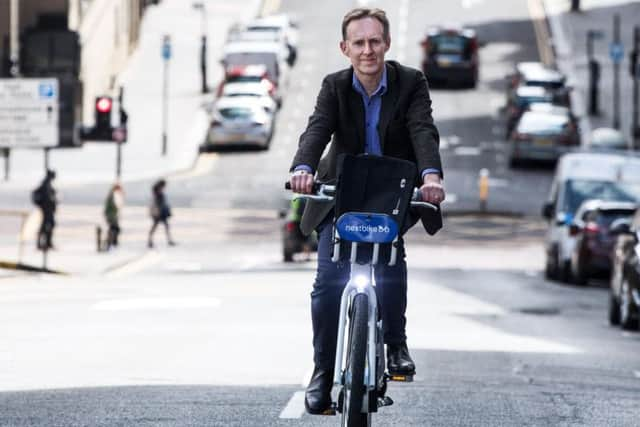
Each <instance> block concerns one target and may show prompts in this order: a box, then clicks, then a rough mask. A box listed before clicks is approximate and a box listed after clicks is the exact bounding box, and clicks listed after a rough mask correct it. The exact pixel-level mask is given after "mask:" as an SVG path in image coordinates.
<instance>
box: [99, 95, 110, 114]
mask: <svg viewBox="0 0 640 427" xmlns="http://www.w3.org/2000/svg"><path fill="white" fill-rule="evenodd" d="M112 104H113V102H112V101H111V98H108V97H102V98H97V99H96V110H98V112H100V113H108V112H110V111H111V106H112Z"/></svg>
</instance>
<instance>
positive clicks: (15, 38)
mask: <svg viewBox="0 0 640 427" xmlns="http://www.w3.org/2000/svg"><path fill="white" fill-rule="evenodd" d="M10 10H11V11H10V14H11V19H10V21H11V28H10V33H11V34H10V36H9V37H10V40H11V41H10V45H11V46H10V48H9V50H10V52H9V60H10V62H11V66H10V68H9V72H10V73H11V77H18V76H20V34H19V33H20V2H19V1H18V0H11V5H10Z"/></svg>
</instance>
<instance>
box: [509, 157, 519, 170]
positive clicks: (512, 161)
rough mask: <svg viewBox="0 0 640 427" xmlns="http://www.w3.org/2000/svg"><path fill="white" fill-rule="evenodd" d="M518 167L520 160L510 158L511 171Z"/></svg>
mask: <svg viewBox="0 0 640 427" xmlns="http://www.w3.org/2000/svg"><path fill="white" fill-rule="evenodd" d="M518 166H520V160H518V159H515V158H513V157H510V158H509V167H510V168H511V169H515V168H517V167H518Z"/></svg>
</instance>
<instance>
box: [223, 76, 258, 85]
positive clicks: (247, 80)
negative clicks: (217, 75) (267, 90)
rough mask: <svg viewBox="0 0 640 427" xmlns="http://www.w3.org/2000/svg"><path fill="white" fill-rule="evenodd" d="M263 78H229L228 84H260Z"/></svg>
mask: <svg viewBox="0 0 640 427" xmlns="http://www.w3.org/2000/svg"><path fill="white" fill-rule="evenodd" d="M261 81H262V77H260V76H229V77H227V83H260V82H261Z"/></svg>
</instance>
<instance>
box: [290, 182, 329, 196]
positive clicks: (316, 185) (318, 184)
mask: <svg viewBox="0 0 640 427" xmlns="http://www.w3.org/2000/svg"><path fill="white" fill-rule="evenodd" d="M321 186H322V183H321V182H318V181H314V182H313V188H312V189H311V192H312V193H313V194H316V193H317V192H318V191H320V187H321ZM284 189H285V190H291V181H287V182H285V183H284Z"/></svg>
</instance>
